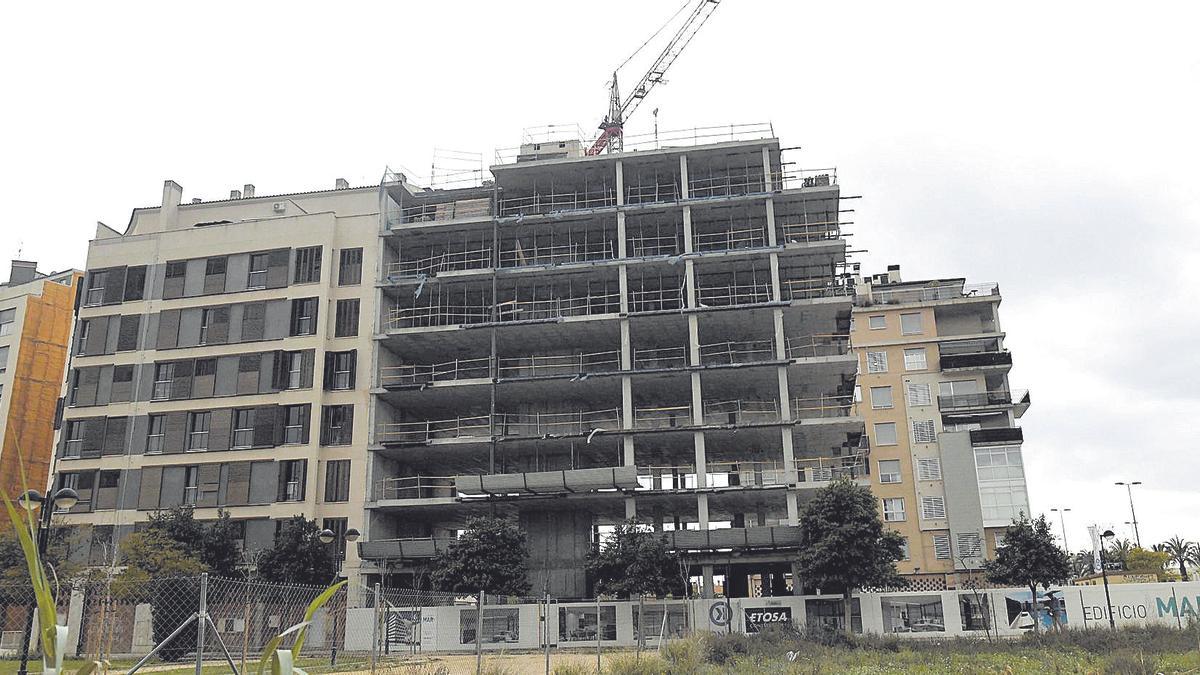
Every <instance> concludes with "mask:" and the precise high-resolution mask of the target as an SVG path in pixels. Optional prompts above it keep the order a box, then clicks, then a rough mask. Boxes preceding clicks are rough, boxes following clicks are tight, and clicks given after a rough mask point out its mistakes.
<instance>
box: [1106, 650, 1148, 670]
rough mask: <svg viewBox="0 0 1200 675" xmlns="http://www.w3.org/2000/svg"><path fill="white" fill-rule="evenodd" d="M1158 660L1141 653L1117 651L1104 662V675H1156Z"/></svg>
mask: <svg viewBox="0 0 1200 675" xmlns="http://www.w3.org/2000/svg"><path fill="white" fill-rule="evenodd" d="M1158 672H1160V671H1159V668H1158V659H1156V658H1154V657H1153V656H1147V655H1146V654H1144V653H1142V652H1140V651H1139V652H1133V651H1124V650H1122V651H1119V652H1115V653H1114V654H1112V655H1111V656H1109V657H1108V658H1107V659H1105V661H1104V675H1156V673H1158Z"/></svg>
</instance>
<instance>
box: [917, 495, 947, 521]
mask: <svg viewBox="0 0 1200 675" xmlns="http://www.w3.org/2000/svg"><path fill="white" fill-rule="evenodd" d="M945 517H946V498H945V497H921V519H922V520H941V519H943V518H945Z"/></svg>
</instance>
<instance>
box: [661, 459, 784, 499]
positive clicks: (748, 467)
mask: <svg viewBox="0 0 1200 675" xmlns="http://www.w3.org/2000/svg"><path fill="white" fill-rule="evenodd" d="M705 469H706V471H705V475H704V477H703V480H701V477H700V476H699V475H698V474H697V471H696V467H695V466H694V465H691V464H683V465H677V466H641V467H638V483H639V487H638V490H639V491H655V492H657V491H673V490H694V489H696V488H698V487H710V488H723V487H738V486H742V487H765V486H772V485H787V484H789V481H790V480H791V476H792V474H791V472H789V471H788V470H787V468H786V467H785V466H784V464H783V463H782V462H753V461H751V462H709V463H708V464H707V465H706V466H705Z"/></svg>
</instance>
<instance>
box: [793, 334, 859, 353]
mask: <svg viewBox="0 0 1200 675" xmlns="http://www.w3.org/2000/svg"><path fill="white" fill-rule="evenodd" d="M849 353H850V336H849V335H803V336H800V337H791V338H788V339H787V356H788V358H789V359H805V358H814V357H818V356H842V355H845V354H849Z"/></svg>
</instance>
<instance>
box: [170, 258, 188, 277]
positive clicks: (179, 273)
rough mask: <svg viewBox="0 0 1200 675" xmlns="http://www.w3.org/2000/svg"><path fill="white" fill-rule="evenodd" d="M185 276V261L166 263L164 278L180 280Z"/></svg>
mask: <svg viewBox="0 0 1200 675" xmlns="http://www.w3.org/2000/svg"><path fill="white" fill-rule="evenodd" d="M186 276H187V261H186V260H176V261H174V262H169V263H167V272H166V278H168V279H182V278H184V277H186Z"/></svg>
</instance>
